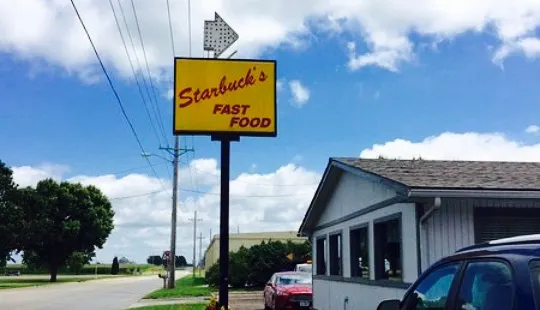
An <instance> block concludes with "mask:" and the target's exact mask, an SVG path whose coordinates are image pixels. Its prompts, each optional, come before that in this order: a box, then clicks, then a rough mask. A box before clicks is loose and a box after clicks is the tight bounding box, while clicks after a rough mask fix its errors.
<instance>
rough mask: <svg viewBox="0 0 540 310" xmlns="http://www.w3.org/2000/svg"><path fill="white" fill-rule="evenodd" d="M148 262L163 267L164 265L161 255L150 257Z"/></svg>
mask: <svg viewBox="0 0 540 310" xmlns="http://www.w3.org/2000/svg"><path fill="white" fill-rule="evenodd" d="M146 262H147V263H149V264H152V265H156V266H161V265H163V259H162V258H161V256H159V255H151V256H148V258H147V259H146Z"/></svg>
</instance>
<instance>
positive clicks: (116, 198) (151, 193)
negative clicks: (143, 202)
mask: <svg viewBox="0 0 540 310" xmlns="http://www.w3.org/2000/svg"><path fill="white" fill-rule="evenodd" d="M163 192H165V190H159V191H154V192H149V193H144V194H139V195H132V196H121V197H112V198H109V200H121V199H128V198H137V197H146V196H152V195H154V194H159V193H163Z"/></svg>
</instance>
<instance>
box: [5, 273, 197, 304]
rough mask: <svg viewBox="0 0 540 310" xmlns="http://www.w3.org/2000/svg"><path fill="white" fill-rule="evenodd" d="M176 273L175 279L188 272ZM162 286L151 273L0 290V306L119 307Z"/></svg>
mask: <svg viewBox="0 0 540 310" xmlns="http://www.w3.org/2000/svg"><path fill="white" fill-rule="evenodd" d="M176 273H177V276H176V277H177V279H178V278H180V277H182V276H184V275H186V274H188V273H189V272H187V271H176ZM162 286H163V281H162V280H161V279H159V278H158V277H157V275H153V276H137V277H123V278H115V279H103V280H92V281H87V282H76V283H60V284H52V285H45V286H40V287H29V288H20V289H8V290H0V309H17V310H64V309H65V310H71V309H77V310H94V309H99V310H120V309H124V308H127V307H129V306H130V305H131V304H133V303H135V302H137V301H138V300H139V299H140V298H142V297H143V296H144V295H146V294H147V293H149V292H151V291H153V290H155V289H158V288H160V287H162Z"/></svg>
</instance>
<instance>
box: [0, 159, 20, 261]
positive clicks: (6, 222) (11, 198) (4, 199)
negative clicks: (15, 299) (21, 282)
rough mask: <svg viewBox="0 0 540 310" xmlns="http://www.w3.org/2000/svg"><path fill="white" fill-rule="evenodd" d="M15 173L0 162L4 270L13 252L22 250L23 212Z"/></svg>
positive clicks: (0, 247)
mask: <svg viewBox="0 0 540 310" xmlns="http://www.w3.org/2000/svg"><path fill="white" fill-rule="evenodd" d="M18 197H19V196H18V190H17V186H16V184H15V183H14V182H13V172H12V171H11V169H10V168H9V167H7V166H6V165H5V164H4V163H3V162H2V161H1V160H0V268H4V267H5V266H6V263H7V262H8V261H14V260H13V259H12V258H11V253H12V252H13V251H16V250H19V249H20V248H21V236H22V230H23V226H22V218H23V216H22V214H23V213H22V210H21V208H20V206H19V204H18Z"/></svg>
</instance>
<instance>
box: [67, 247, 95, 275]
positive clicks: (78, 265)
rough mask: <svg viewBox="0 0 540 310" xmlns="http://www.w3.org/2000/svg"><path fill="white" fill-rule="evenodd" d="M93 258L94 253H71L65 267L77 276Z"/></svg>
mask: <svg viewBox="0 0 540 310" xmlns="http://www.w3.org/2000/svg"><path fill="white" fill-rule="evenodd" d="M94 256H95V253H93V252H92V253H84V252H73V253H72V254H71V256H69V258H68V259H67V261H66V265H67V266H68V268H69V269H71V270H72V271H73V272H74V273H75V274H79V273H80V272H81V271H82V269H83V267H84V265H86V264H88V263H90V260H92V257H94Z"/></svg>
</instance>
